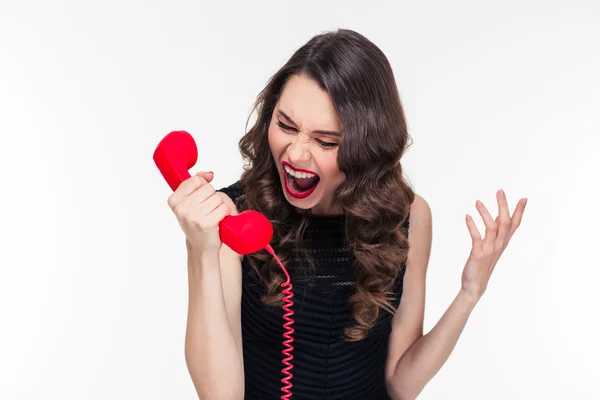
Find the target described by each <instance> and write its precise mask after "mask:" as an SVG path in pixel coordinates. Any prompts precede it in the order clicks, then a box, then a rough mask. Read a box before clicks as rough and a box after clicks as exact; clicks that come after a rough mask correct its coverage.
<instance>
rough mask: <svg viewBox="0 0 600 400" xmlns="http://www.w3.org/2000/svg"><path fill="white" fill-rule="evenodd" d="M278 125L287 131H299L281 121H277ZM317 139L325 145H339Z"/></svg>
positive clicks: (329, 146)
mask: <svg viewBox="0 0 600 400" xmlns="http://www.w3.org/2000/svg"><path fill="white" fill-rule="evenodd" d="M277 126H279V127H280V128H281V129H283V130H284V131H286V132H298V130H297V129H296V128H292V127H291V126H288V125H286V124H284V123H282V122H281V121H277ZM315 140H316V141H317V143H319V144H320V145H321V146H323V147H328V148H331V147H335V146H337V145H338V144H337V143H333V142H325V141H323V140H320V139H315Z"/></svg>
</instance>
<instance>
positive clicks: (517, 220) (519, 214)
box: [508, 198, 527, 238]
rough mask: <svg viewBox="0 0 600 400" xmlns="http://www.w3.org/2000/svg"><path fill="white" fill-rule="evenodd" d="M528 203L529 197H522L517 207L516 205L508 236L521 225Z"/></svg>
mask: <svg viewBox="0 0 600 400" xmlns="http://www.w3.org/2000/svg"><path fill="white" fill-rule="evenodd" d="M526 205H527V198H522V199H521V200H519V203H518V204H517V207H515V212H514V213H513V216H512V218H511V223H510V231H509V233H508V237H509V238H510V237H511V236H512V235H513V233H515V231H516V230H517V228H518V227H519V225H521V219H522V218H523V212H525V206H526Z"/></svg>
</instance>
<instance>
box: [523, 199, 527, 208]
mask: <svg viewBox="0 0 600 400" xmlns="http://www.w3.org/2000/svg"><path fill="white" fill-rule="evenodd" d="M526 205H527V197H525V198H524V199H523V207H525V206H526Z"/></svg>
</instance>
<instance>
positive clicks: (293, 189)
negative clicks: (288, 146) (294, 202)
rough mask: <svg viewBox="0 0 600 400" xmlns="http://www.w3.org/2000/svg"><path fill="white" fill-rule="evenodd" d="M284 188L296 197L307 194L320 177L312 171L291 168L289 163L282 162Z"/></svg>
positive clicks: (315, 185) (311, 190)
mask: <svg viewBox="0 0 600 400" xmlns="http://www.w3.org/2000/svg"><path fill="white" fill-rule="evenodd" d="M283 170H284V172H285V183H286V185H285V186H286V189H287V191H288V193H289V194H290V195H292V196H293V197H296V198H305V197H307V196H309V195H310V194H311V193H312V192H313V191H314V190H315V188H316V187H317V185H318V184H319V181H320V180H321V178H320V177H319V175H317V174H316V173H314V172H311V171H307V170H301V169H296V168H293V167H292V166H291V165H290V164H289V163H287V162H285V161H284V162H283Z"/></svg>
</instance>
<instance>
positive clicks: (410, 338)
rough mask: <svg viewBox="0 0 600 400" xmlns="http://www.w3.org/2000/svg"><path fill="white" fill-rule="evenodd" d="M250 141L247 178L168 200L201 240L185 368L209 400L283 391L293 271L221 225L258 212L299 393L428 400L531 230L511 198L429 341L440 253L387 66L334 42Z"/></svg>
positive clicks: (204, 184)
mask: <svg viewBox="0 0 600 400" xmlns="http://www.w3.org/2000/svg"><path fill="white" fill-rule="evenodd" d="M255 109H256V110H257V111H258V118H257V120H256V123H255V124H254V126H253V127H252V128H251V129H250V130H249V131H248V132H247V133H246V134H245V136H244V137H243V138H242V139H241V140H240V150H241V153H242V155H243V157H244V159H245V161H246V168H245V169H244V172H243V174H242V176H241V178H240V180H239V181H238V182H235V183H234V184H232V185H230V186H228V187H225V188H222V189H220V190H218V191H215V189H214V188H213V187H212V185H211V184H210V182H211V180H212V179H213V174H212V173H211V172H208V173H206V172H201V173H198V174H196V175H195V176H193V177H192V178H190V179H188V180H186V181H185V182H183V183H182V184H181V185H180V186H179V188H178V189H177V190H176V191H175V192H174V193H173V194H172V195H171V196H170V197H169V205H170V206H171V208H172V209H173V211H174V213H175V214H176V216H177V219H178V221H179V223H180V225H181V227H182V229H183V231H184V232H185V234H186V238H187V250H188V271H189V310H188V324H187V332H186V349H185V350H186V352H185V354H186V362H187V365H188V369H189V371H190V374H191V377H192V380H193V382H194V385H195V387H196V390H197V392H198V394H199V396H200V398H201V399H202V400H211V399H218V400H224V399H242V398H246V399H276V398H279V397H280V396H281V394H282V392H281V387H282V383H281V379H282V378H283V377H284V375H283V374H282V372H281V369H282V367H283V364H282V359H283V355H282V353H281V351H282V350H283V346H282V334H283V333H284V330H283V322H284V320H283V318H282V317H283V313H284V311H283V310H282V308H281V305H282V297H283V296H282V293H281V284H282V282H284V275H283V273H282V271H281V269H280V267H279V266H278V264H277V263H276V262H275V261H274V260H273V259H272V256H270V255H269V254H268V253H267V252H266V251H262V252H258V253H255V254H252V255H247V256H243V257H242V256H240V255H238V254H236V253H234V252H233V251H232V250H231V249H229V248H228V247H227V246H226V245H222V244H221V242H220V240H219V233H218V223H219V222H220V221H221V220H222V219H223V218H224V217H225V216H226V215H230V214H237V213H238V212H241V211H242V210H245V209H254V210H258V211H260V212H261V213H263V214H265V215H266V216H267V217H268V218H269V219H270V220H271V222H272V223H273V227H274V236H273V240H272V242H271V244H272V246H273V248H274V249H275V251H276V253H277V254H278V256H279V258H280V259H281V260H282V262H283V264H284V265H285V266H286V268H287V270H288V271H289V273H290V275H291V282H292V284H293V287H294V288H293V292H294V303H295V305H294V312H295V315H294V319H295V323H294V325H293V327H294V329H295V333H294V343H293V345H294V351H293V356H294V359H293V365H294V367H293V369H292V373H293V378H292V383H293V388H292V393H293V396H292V398H294V399H390V398H391V399H414V398H416V397H417V395H418V394H419V393H420V392H421V390H422V389H423V387H424V386H425V385H426V384H427V382H428V381H429V380H430V379H431V378H432V377H433V376H434V375H435V374H436V373H437V371H438V370H439V369H440V368H441V367H442V365H443V364H444V362H445V361H446V359H447V358H448V356H449V355H450V353H451V351H452V349H453V348H454V346H455V344H456V342H457V340H458V337H459V335H460V333H461V331H462V330H463V327H464V325H465V323H466V321H467V318H468V317H469V314H470V313H471V311H472V310H473V307H474V306H475V305H476V304H477V302H478V300H479V299H480V298H481V296H482V295H483V293H484V291H485V288H486V286H487V282H488V279H489V278H490V274H491V272H492V270H493V268H494V266H495V264H496V262H497V261H498V258H499V257H500V255H501V253H502V251H503V250H504V248H506V245H507V244H508V241H509V239H510V237H511V236H512V235H513V233H514V232H515V230H516V229H517V227H518V226H519V224H520V221H521V217H522V214H523V210H524V207H525V199H522V200H521V201H520V202H519V204H518V205H517V207H516V210H515V212H514V214H513V216H512V217H511V216H510V214H509V210H508V207H507V202H506V197H505V195H504V194H503V192H502V191H499V192H498V194H497V198H498V207H499V216H498V217H497V218H496V220H494V219H493V218H492V217H491V216H490V213H489V212H488V210H487V209H486V207H485V206H484V205H482V204H481V203H480V202H477V208H478V211H479V213H480V214H481V217H482V218H483V221H484V223H485V226H486V232H485V237H484V238H482V237H481V236H480V234H479V232H478V230H477V228H476V227H475V224H474V222H473V220H472V218H471V217H470V216H468V215H467V217H466V224H467V227H468V230H469V232H470V235H471V238H472V241H473V248H472V250H471V254H470V256H469V258H468V260H467V262H466V265H465V268H464V272H463V276H462V287H461V289H460V291H459V293H458V294H457V296H456V298H455V300H454V301H453V302H452V304H451V305H450V307H449V308H448V310H447V312H446V313H445V314H444V315H443V317H442V318H441V319H440V321H439V322H438V323H437V324H436V325H435V327H434V328H433V329H432V330H431V331H430V332H429V333H427V334H426V335H424V334H423V314H424V305H425V276H426V269H427V264H428V260H429V254H430V247H431V213H430V209H429V206H428V204H427V202H426V201H425V200H424V199H423V198H422V197H420V196H419V195H417V194H415V193H414V192H413V190H412V189H411V188H410V186H409V185H408V184H407V182H406V181H405V179H404V177H403V174H402V168H401V164H400V159H401V156H402V155H403V153H404V152H405V150H406V148H407V146H408V144H409V143H408V142H409V135H408V132H407V127H406V121H405V118H404V113H403V109H402V106H401V101H400V98H399V95H398V91H397V89H396V83H395V80H394V76H393V73H392V69H391V67H390V65H389V63H388V60H387V58H386V57H385V56H384V54H383V53H382V52H381V51H380V50H379V48H377V47H376V46H375V45H374V44H373V43H371V42H370V41H369V40H367V39H366V38H365V37H363V36H362V35H360V34H358V33H356V32H353V31H349V30H338V31H336V32H331V33H326V34H321V35H318V36H315V37H314V38H312V39H311V40H310V41H309V42H308V43H306V44H305V45H304V46H302V47H301V48H300V49H299V50H298V51H297V52H296V53H295V54H294V55H293V56H292V57H291V59H290V60H289V61H288V62H287V63H286V64H285V65H284V66H283V67H282V68H281V69H280V70H279V71H278V72H277V73H276V74H275V75H274V76H273V77H272V79H271V80H270V82H269V83H268V85H267V86H266V88H265V89H264V90H263V91H262V92H261V93H260V95H259V96H258V99H257V102H256V104H255Z"/></svg>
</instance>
